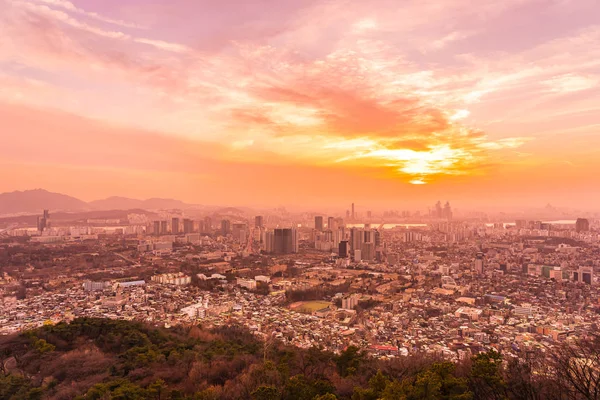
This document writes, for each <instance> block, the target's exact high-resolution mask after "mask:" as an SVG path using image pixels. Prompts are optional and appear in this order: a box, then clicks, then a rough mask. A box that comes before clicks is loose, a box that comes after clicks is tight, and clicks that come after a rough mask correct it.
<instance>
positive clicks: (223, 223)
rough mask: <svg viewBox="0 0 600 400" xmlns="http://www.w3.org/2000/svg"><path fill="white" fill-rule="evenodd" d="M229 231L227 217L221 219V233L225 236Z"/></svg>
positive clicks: (229, 223) (229, 224) (229, 226)
mask: <svg viewBox="0 0 600 400" xmlns="http://www.w3.org/2000/svg"><path fill="white" fill-rule="evenodd" d="M229 232H231V222H230V221H229V220H228V219H224V220H222V221H221V235H222V236H227V234H228V233H229Z"/></svg>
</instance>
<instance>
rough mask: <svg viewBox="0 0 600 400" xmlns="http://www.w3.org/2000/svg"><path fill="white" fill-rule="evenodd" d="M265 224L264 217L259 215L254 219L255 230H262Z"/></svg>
mask: <svg viewBox="0 0 600 400" xmlns="http://www.w3.org/2000/svg"><path fill="white" fill-rule="evenodd" d="M264 226H265V225H264V222H263V216H262V215H257V216H256V217H254V227H255V228H262V227H264Z"/></svg>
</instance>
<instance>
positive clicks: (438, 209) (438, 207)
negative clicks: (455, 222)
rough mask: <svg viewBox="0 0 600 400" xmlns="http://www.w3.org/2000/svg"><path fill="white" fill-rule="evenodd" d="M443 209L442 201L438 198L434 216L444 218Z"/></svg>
mask: <svg viewBox="0 0 600 400" xmlns="http://www.w3.org/2000/svg"><path fill="white" fill-rule="evenodd" d="M443 214H444V212H443V210H442V203H441V202H440V201H439V200H438V202H437V203H435V212H434V216H435V217H436V218H442V217H443Z"/></svg>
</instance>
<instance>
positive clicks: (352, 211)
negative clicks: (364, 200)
mask: <svg viewBox="0 0 600 400" xmlns="http://www.w3.org/2000/svg"><path fill="white" fill-rule="evenodd" d="M354 216H355V215H354V203H352V220H353V221H354Z"/></svg>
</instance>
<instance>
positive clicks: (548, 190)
mask: <svg viewBox="0 0 600 400" xmlns="http://www.w3.org/2000/svg"><path fill="white" fill-rule="evenodd" d="M597 7H598V5H597V2H596V1H594V0H578V1H568V0H562V1H558V0H557V1H537V0H507V1H501V2H500V1H492V0H486V1H480V2H477V4H476V5H473V2H471V1H465V0H450V1H426V2H423V1H416V0H415V1H400V2H398V1H388V0H375V1H370V2H356V1H342V0H332V1H302V2H291V1H267V0H265V1H252V2H233V1H229V0H226V1H220V2H210V1H183V0H175V1H159V0H157V1H152V2H146V1H125V2H112V1H102V2H100V1H90V0H87V1H84V0H82V1H76V2H73V3H72V2H69V1H67V0H1V1H0V121H2V146H0V191H1V192H9V191H13V190H25V189H33V188H38V187H42V188H45V189H48V190H51V191H54V192H60V193H66V194H69V195H72V196H75V197H78V198H80V199H82V200H85V201H91V200H97V199H100V198H105V197H108V196H113V195H120V196H128V197H133V198H150V197H170V198H177V199H181V200H183V201H186V202H189V203H202V204H233V205H242V204H240V203H246V204H247V205H268V206H278V205H287V206H302V207H315V206H324V205H327V206H336V205H338V204H342V203H343V204H344V206H343V207H344V208H346V207H347V203H348V202H350V201H356V202H357V203H361V204H368V206H369V207H371V208H373V209H376V208H385V207H388V206H389V205H394V204H398V203H401V204H403V205H406V206H415V205H422V204H432V203H433V202H434V201H436V200H437V199H442V200H444V201H445V200H450V201H452V202H453V203H454V204H460V206H461V207H498V208H499V207H533V206H538V207H543V206H544V205H546V204H547V203H551V204H553V205H557V206H564V207H579V208H583V209H588V210H597V204H598V199H599V198H600V188H599V187H598V185H595V184H593V182H595V181H596V180H597V175H598V172H599V171H600V135H598V127H599V126H600V112H599V110H598V107H599V104H600V102H599V100H600V98H599V95H600V87H599V81H600V61H599V60H600V20H599V17H598V12H597V11H598V10H597ZM233 10H235V11H233Z"/></svg>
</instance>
